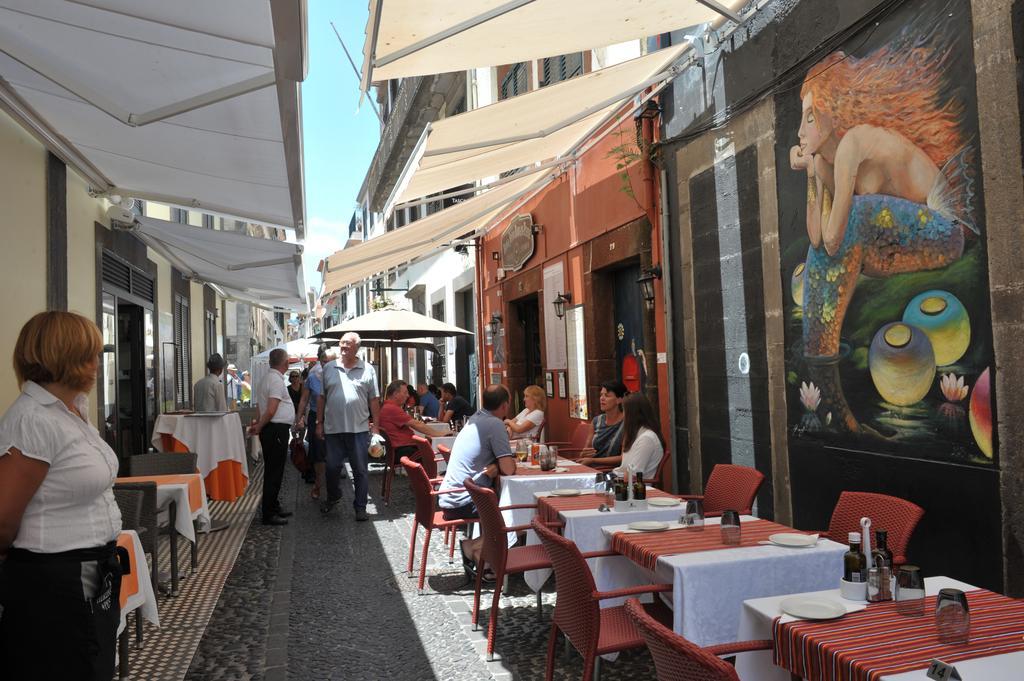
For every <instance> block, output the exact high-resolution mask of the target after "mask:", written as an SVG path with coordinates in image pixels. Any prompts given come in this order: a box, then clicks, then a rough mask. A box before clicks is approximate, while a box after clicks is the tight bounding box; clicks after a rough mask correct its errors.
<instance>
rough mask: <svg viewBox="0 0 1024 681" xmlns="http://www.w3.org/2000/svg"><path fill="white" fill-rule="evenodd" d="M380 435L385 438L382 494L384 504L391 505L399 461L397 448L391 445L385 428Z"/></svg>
mask: <svg viewBox="0 0 1024 681" xmlns="http://www.w3.org/2000/svg"><path fill="white" fill-rule="evenodd" d="M380 436H381V437H382V438H383V439H384V476H383V478H382V479H381V481H380V496H381V498H382V499H384V505H385V506H390V505H391V483H392V482H394V480H395V467H396V466H398V461H397V460H396V459H395V448H394V447H392V446H391V438H389V437H388V436H387V433H385V432H384V431H383V430H382V431H380Z"/></svg>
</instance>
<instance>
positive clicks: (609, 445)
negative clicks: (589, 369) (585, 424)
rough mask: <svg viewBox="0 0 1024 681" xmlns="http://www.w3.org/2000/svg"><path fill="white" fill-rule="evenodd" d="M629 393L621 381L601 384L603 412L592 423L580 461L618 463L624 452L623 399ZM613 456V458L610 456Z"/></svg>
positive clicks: (588, 463) (604, 463)
mask: <svg viewBox="0 0 1024 681" xmlns="http://www.w3.org/2000/svg"><path fill="white" fill-rule="evenodd" d="M628 394H629V391H628V390H627V389H626V386H625V385H623V384H622V382H621V381H605V382H604V383H602V384H601V401H600V405H601V413H600V414H598V415H597V416H596V417H594V420H593V422H592V423H591V429H592V430H591V433H590V438H589V439H588V440H587V445H586V447H584V448H583V451H582V452H580V453H581V454H582V456H581V457H580V459H579V463H581V464H583V465H585V466H589V465H590V464H593V463H598V464H601V465H602V466H603V465H607V464H611V463H618V462H619V459H620V458H621V457H620V455H621V454H622V400H623V399H624V398H625V397H626V395H628ZM608 457H612V458H608Z"/></svg>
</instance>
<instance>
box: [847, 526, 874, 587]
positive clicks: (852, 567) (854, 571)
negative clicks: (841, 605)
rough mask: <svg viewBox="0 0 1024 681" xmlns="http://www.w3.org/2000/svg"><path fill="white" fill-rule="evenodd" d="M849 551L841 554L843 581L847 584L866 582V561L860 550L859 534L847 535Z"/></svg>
mask: <svg viewBox="0 0 1024 681" xmlns="http://www.w3.org/2000/svg"><path fill="white" fill-rule="evenodd" d="M849 539H850V550H849V551H847V552H846V553H845V554H843V579H845V580H846V581H848V582H866V581H868V559H867V556H865V555H864V552H863V551H861V550H860V532H851V533H850V535H849Z"/></svg>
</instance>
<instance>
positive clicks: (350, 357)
mask: <svg viewBox="0 0 1024 681" xmlns="http://www.w3.org/2000/svg"><path fill="white" fill-rule="evenodd" d="M358 351H359V335H358V334H355V333H346V334H345V335H344V336H342V337H341V356H340V357H339V358H338V360H337V361H335V362H329V363H328V364H327V365H325V366H324V372H323V388H322V392H321V393H320V397H319V398H318V399H317V409H316V412H317V424H316V434H317V435H318V436H319V437H321V438H323V439H324V440H325V441H326V443H327V498H326V499H325V500H324V501H323V502H321V504H320V511H321V512H323V513H330V512H331V510H332V509H333V508H334V507H335V506H337V505H338V502H339V501H340V500H341V469H342V467H343V466H344V465H345V460H346V459H347V460H348V462H349V463H350V464H351V465H352V477H353V478H354V480H353V482H354V483H355V491H356V498H355V501H354V503H353V505H354V506H355V511H356V520H367V515H366V498H367V492H368V490H369V487H370V481H369V478H368V477H367V466H368V464H369V447H370V432H371V431H372V432H373V433H377V432H378V425H379V424H380V399H379V397H380V392H379V390H378V388H377V372H375V371H374V370H373V366H371V365H369V364H367V363H366V362H364V361H363V360H361V359H359V357H358V356H356V353H357V352H358ZM371 416H372V417H373V425H372V426H371V425H370V417H371Z"/></svg>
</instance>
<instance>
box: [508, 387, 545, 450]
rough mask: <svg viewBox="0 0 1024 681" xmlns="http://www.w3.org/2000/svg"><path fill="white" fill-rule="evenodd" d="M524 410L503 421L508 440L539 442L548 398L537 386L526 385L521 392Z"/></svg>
mask: <svg viewBox="0 0 1024 681" xmlns="http://www.w3.org/2000/svg"><path fill="white" fill-rule="evenodd" d="M523 404H525V405H526V406H525V408H524V409H523V410H522V411H521V412H519V413H518V414H516V417H515V418H514V419H505V427H506V428H508V436H509V437H510V438H513V439H516V438H527V439H530V440H540V438H541V435H542V433H541V431H542V430H543V429H544V421H545V416H544V412H545V410H547V408H548V396H547V395H546V394H545V393H544V389H543V388H541V387H540V386H539V385H528V386H526V389H525V390H523Z"/></svg>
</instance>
